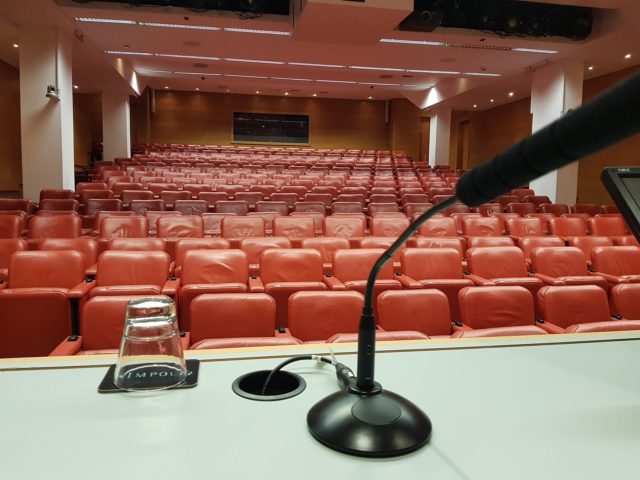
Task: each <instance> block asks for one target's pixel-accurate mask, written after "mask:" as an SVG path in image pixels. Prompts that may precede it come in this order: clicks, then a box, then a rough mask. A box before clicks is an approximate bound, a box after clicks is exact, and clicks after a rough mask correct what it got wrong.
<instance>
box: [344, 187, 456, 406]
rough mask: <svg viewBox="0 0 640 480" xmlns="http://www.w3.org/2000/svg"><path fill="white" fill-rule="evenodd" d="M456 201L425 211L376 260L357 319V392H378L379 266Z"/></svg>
mask: <svg viewBox="0 0 640 480" xmlns="http://www.w3.org/2000/svg"><path fill="white" fill-rule="evenodd" d="M457 201H458V199H457V198H456V197H455V196H452V197H450V198H448V199H446V200H445V201H443V202H441V203H439V204H437V205H435V206H434V207H432V208H431V209H429V210H427V211H426V212H423V213H422V214H421V215H420V216H419V217H418V218H417V219H416V221H415V222H413V223H412V224H411V225H409V226H408V227H407V229H406V230H405V231H404V232H402V233H401V234H400V236H399V237H398V238H397V240H396V241H395V242H393V244H392V245H391V246H390V247H389V248H388V249H387V250H386V251H385V252H384V253H383V254H382V255H381V256H380V258H378V260H377V261H376V263H375V264H374V266H373V268H372V269H371V272H370V273H369V278H368V279H367V286H366V289H365V293H364V306H363V307H362V315H361V316H360V326H359V327H358V378H357V382H356V386H357V389H358V391H359V392H361V393H367V392H374V391H377V390H379V387H378V386H376V384H375V382H374V378H373V374H374V365H375V350H376V349H375V346H376V319H375V315H374V313H373V293H374V289H375V284H376V279H377V278H378V274H379V273H380V270H382V267H384V266H385V265H386V264H387V262H388V261H389V260H391V258H392V257H393V255H394V254H395V253H396V252H397V251H398V250H400V248H401V247H402V246H403V245H404V243H405V242H406V241H407V240H408V239H409V238H410V237H411V235H413V234H414V233H415V231H416V230H418V228H419V227H420V225H422V224H423V223H424V222H426V221H427V220H429V219H430V218H431V217H433V216H434V215H435V214H437V213H439V212H441V211H443V210H445V209H446V208H448V207H450V206H451V205H453V204H454V203H456V202H457Z"/></svg>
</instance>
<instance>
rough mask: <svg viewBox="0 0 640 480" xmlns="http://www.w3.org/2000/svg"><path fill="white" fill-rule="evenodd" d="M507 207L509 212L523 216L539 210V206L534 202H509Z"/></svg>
mask: <svg viewBox="0 0 640 480" xmlns="http://www.w3.org/2000/svg"><path fill="white" fill-rule="evenodd" d="M505 209H506V211H507V213H517V214H518V215H520V216H521V217H524V216H525V215H528V214H530V213H536V212H537V208H536V206H535V205H534V204H533V203H515V202H514V203H509V204H508V205H507V206H506V207H505Z"/></svg>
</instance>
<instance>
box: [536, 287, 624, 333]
mask: <svg viewBox="0 0 640 480" xmlns="http://www.w3.org/2000/svg"><path fill="white" fill-rule="evenodd" d="M538 306H539V307H540V313H541V314H542V318H543V319H544V320H545V321H546V322H549V323H552V324H554V325H557V326H558V327H561V328H567V327H568V326H570V325H576V324H579V323H592V322H606V321H608V320H611V315H610V314H609V303H608V301H607V292H605V291H604V290H603V289H602V288H600V287H597V286H595V285H575V286H562V287H542V288H541V289H540V290H538Z"/></svg>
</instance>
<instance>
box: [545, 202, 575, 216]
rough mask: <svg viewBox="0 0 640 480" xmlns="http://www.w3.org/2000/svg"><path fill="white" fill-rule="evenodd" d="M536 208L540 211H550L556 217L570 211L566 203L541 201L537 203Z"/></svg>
mask: <svg viewBox="0 0 640 480" xmlns="http://www.w3.org/2000/svg"><path fill="white" fill-rule="evenodd" d="M538 210H539V211H540V212H541V213H552V214H553V215H555V216H556V217H559V216H560V215H564V214H565V213H569V212H570V211H569V205H567V204H566V203H542V204H540V205H538Z"/></svg>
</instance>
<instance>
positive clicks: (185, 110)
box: [150, 91, 419, 149]
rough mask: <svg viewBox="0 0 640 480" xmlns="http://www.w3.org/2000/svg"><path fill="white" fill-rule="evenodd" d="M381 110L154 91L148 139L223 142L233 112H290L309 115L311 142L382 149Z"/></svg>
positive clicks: (345, 103) (349, 103)
mask: <svg viewBox="0 0 640 480" xmlns="http://www.w3.org/2000/svg"><path fill="white" fill-rule="evenodd" d="M384 109H385V105H384V102H379V101H367V100H363V101H359V100H335V99H319V98H295V97H270V96H262V95H233V94H217V93H191V92H180V91H157V92H156V112H155V114H152V116H151V126H150V128H151V134H150V140H151V141H152V142H158V143H194V144H217V145H221V144H222V145H228V144H230V143H231V135H232V115H233V112H260V113H290V114H305V115H309V129H310V144H311V146H312V147H318V148H365V149H374V148H375V149H387V148H389V146H388V142H387V124H386V123H385V121H384ZM418 138H419V137H418ZM418 142H419V140H418ZM418 145H419V143H418Z"/></svg>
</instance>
